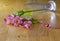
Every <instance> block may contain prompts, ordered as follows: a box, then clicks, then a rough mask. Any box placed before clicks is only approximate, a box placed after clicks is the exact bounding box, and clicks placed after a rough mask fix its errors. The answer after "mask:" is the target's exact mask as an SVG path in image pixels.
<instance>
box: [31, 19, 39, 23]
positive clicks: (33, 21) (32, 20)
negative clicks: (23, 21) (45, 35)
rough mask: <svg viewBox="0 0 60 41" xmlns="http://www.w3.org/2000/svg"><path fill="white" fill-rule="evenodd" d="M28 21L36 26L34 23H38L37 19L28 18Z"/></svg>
mask: <svg viewBox="0 0 60 41" xmlns="http://www.w3.org/2000/svg"><path fill="white" fill-rule="evenodd" d="M30 21H31V22H32V23H33V24H36V23H38V22H39V21H38V20H37V19H34V18H30Z"/></svg>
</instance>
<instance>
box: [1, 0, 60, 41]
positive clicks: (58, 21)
mask: <svg viewBox="0 0 60 41" xmlns="http://www.w3.org/2000/svg"><path fill="white" fill-rule="evenodd" d="M35 1H37V2H48V0H35ZM26 2H27V1H24V0H0V41H60V14H59V13H60V5H59V4H60V1H59V0H55V2H56V3H57V10H56V11H55V12H50V11H41V12H34V13H33V17H34V18H37V19H39V20H42V21H44V23H45V24H46V23H50V24H51V25H52V27H51V28H46V27H45V26H43V25H40V24H34V25H31V28H30V30H27V29H25V28H24V27H17V28H15V27H13V26H10V25H6V24H5V22H4V21H3V19H4V18H5V17H7V16H8V15H9V14H10V13H15V12H16V11H18V10H21V9H22V8H23V7H22V6H23V4H25V3H26ZM26 9H28V7H26ZM32 9H33V8H32ZM52 17H53V19H51V18H52Z"/></svg>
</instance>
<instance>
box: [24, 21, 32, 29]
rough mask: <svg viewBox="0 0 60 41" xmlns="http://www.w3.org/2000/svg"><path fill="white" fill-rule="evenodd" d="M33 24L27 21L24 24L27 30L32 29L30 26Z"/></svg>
mask: <svg viewBox="0 0 60 41" xmlns="http://www.w3.org/2000/svg"><path fill="white" fill-rule="evenodd" d="M31 24H32V22H31V21H25V22H24V27H26V28H27V29H28V28H30V25H31Z"/></svg>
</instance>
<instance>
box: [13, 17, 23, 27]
mask: <svg viewBox="0 0 60 41" xmlns="http://www.w3.org/2000/svg"><path fill="white" fill-rule="evenodd" d="M21 23H22V18H21V17H19V16H16V17H15V18H14V19H13V20H12V24H14V26H15V27H17V26H19V25H20V24H21Z"/></svg>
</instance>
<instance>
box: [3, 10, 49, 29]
mask: <svg viewBox="0 0 60 41" xmlns="http://www.w3.org/2000/svg"><path fill="white" fill-rule="evenodd" d="M25 13H28V15H32V14H30V12H29V11H24V10H21V11H18V12H17V13H16V14H9V15H8V17H7V18H4V21H5V23H6V24H10V25H13V26H15V27H19V26H23V27H25V28H27V29H29V28H30V25H31V24H35V23H40V24H43V21H38V20H37V19H34V18H32V17H30V18H22V17H21V16H22V15H24V14H25ZM45 26H46V27H50V25H49V24H46V25H45Z"/></svg>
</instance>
